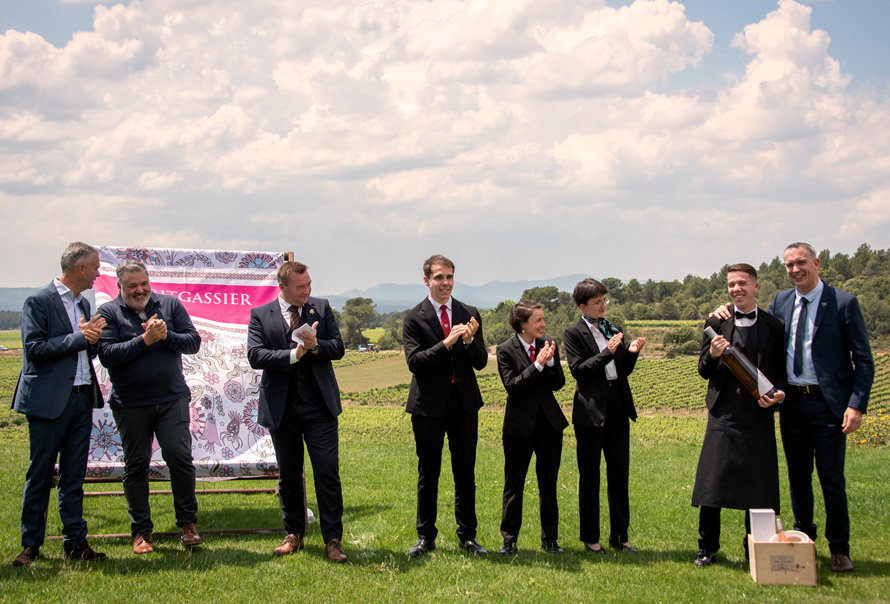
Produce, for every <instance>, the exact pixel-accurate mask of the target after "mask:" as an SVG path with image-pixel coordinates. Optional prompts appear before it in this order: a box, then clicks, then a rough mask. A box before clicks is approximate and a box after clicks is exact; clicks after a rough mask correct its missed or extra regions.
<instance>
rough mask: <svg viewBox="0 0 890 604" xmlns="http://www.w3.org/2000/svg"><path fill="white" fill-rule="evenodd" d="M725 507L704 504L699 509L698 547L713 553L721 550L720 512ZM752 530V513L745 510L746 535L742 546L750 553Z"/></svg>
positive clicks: (746, 552)
mask: <svg viewBox="0 0 890 604" xmlns="http://www.w3.org/2000/svg"><path fill="white" fill-rule="evenodd" d="M722 509H723V508H718V507H713V506H710V505H703V506H701V508H699V510H698V535H699V537H701V538H700V539H699V540H698V548H699V549H704V550H707V551H709V552H711V553H714V552H717V551H719V550H720V512H721V510H722ZM750 532H751V514H750V513H749V512H748V510H745V537H744V539H742V548H743V549H744V550H745V556H746V557H747V555H748V534H749V533H750Z"/></svg>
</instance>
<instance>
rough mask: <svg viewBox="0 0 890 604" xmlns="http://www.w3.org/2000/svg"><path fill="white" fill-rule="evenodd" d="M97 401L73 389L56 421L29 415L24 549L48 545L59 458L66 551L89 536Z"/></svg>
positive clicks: (88, 394)
mask: <svg viewBox="0 0 890 604" xmlns="http://www.w3.org/2000/svg"><path fill="white" fill-rule="evenodd" d="M92 401H93V397H92V393H91V392H90V391H89V389H84V390H83V391H81V392H74V391H72V392H71V395H70V396H69V397H68V403H67V404H66V405H65V409H64V410H63V411H62V414H61V415H60V416H59V417H57V418H56V419H44V418H41V417H33V416H28V439H29V441H30V445H31V457H30V462H29V464H28V471H27V473H26V474H25V493H24V496H23V497H22V546H23V547H32V546H37V547H39V546H41V545H43V539H44V536H45V535H46V512H47V508H48V506H49V492H50V488H51V487H52V479H53V466H54V465H55V464H56V458H58V460H59V483H58V489H59V492H58V497H59V519H60V520H61V521H62V533H63V534H64V535H65V538H64V541H63V546H64V548H65V550H66V551H67V550H70V549H73V548H74V547H75V546H76V545H77V544H79V543H80V542H81V541H83V540H84V539H85V538H86V536H87V523H86V520H84V519H83V480H84V478H85V477H86V471H87V456H88V454H89V445H90V430H91V429H92V425H93V424H92V412H93V406H92Z"/></svg>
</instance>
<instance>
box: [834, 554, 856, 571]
mask: <svg viewBox="0 0 890 604" xmlns="http://www.w3.org/2000/svg"><path fill="white" fill-rule="evenodd" d="M831 570H833V571H834V572H836V573H849V572H852V571H853V561H852V560H850V556H845V555H843V554H837V555H835V554H832V556H831Z"/></svg>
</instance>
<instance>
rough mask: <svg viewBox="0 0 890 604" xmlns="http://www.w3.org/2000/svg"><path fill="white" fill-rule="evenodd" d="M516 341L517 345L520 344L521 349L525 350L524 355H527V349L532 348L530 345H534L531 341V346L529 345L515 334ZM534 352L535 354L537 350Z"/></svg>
mask: <svg viewBox="0 0 890 604" xmlns="http://www.w3.org/2000/svg"><path fill="white" fill-rule="evenodd" d="M516 339H517V340H519V343H520V344H522V347H523V348H525V354H526V355H527V354H528V349H529V348H530V347H531V346H532V344H534V341H532V344H529V343H528V342H526V341H525V340H523V339H522V336H520V335H519V334H516ZM535 352H537V348H536V349H535Z"/></svg>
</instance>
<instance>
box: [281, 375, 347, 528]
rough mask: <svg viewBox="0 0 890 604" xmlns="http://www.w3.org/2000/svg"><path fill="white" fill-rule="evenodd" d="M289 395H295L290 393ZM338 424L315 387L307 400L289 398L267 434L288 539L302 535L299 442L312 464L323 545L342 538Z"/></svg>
mask: <svg viewBox="0 0 890 604" xmlns="http://www.w3.org/2000/svg"><path fill="white" fill-rule="evenodd" d="M290 390H291V391H293V390H296V389H295V388H291V389H290ZM338 426H339V422H338V420H337V418H336V417H334V416H333V415H331V412H330V411H329V410H328V407H327V405H325V402H324V399H323V398H322V395H321V392H320V391H319V390H318V389H317V388H316V389H315V391H314V393H313V394H312V395H311V396H310V398H309V400H305V399H303V398H302V397H301V396H299V395H296V396H289V397H288V402H287V406H286V407H285V409H284V417H283V418H282V419H281V424H280V425H279V426H278V430H274V431H272V430H270V431H269V433H270V435H271V436H272V444H273V445H274V447H275V457H276V458H277V460H278V499H279V502H280V503H281V519H282V520H283V521H284V529H285V530H286V531H287V534H288V535H299V536H300V537H302V536H303V535H304V534H305V533H306V509H305V497H306V495H305V491H304V481H303V460H304V455H303V441H304V440H305V442H306V450H307V451H308V452H309V460H310V461H311V462H312V476H313V479H314V481H315V497H316V500H317V503H318V523H319V526H320V527H321V535H322V538H323V539H324V542H325V543H328V542H329V541H330V540H331V539H342V537H343V490H342V487H341V485H340V449H339V447H340V443H339V437H338Z"/></svg>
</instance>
